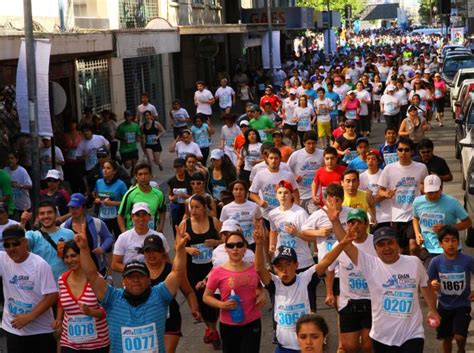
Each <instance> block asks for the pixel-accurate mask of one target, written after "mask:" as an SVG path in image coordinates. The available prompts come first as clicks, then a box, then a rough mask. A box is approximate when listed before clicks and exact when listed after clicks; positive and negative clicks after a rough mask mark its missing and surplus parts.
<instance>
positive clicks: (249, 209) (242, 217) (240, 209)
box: [220, 200, 262, 244]
mask: <svg viewBox="0 0 474 353" xmlns="http://www.w3.org/2000/svg"><path fill="white" fill-rule="evenodd" d="M261 218H262V212H261V211H260V207H258V206H257V204H256V203H255V202H252V201H249V200H246V201H245V202H244V203H241V204H239V203H236V202H235V201H232V202H231V203H228V204H227V205H225V206H224V207H223V208H222V211H221V217H220V221H221V222H224V221H226V220H228V219H235V220H236V221H238V222H239V225H240V227H241V228H242V231H243V232H244V237H245V240H247V243H249V244H253V243H255V240H254V239H253V231H254V229H255V221H256V220H258V219H261Z"/></svg>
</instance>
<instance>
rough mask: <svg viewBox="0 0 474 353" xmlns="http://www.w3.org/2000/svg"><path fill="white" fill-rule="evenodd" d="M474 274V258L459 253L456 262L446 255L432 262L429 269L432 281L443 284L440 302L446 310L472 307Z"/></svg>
mask: <svg viewBox="0 0 474 353" xmlns="http://www.w3.org/2000/svg"><path fill="white" fill-rule="evenodd" d="M473 272H474V257H472V256H470V255H466V254H463V253H459V254H458V256H457V257H456V258H455V259H454V260H449V259H448V258H447V257H446V256H445V255H444V254H443V255H439V256H436V257H435V258H433V259H432V260H431V263H430V266H429V267H428V276H429V277H430V279H432V280H433V279H437V280H438V281H439V283H440V284H441V288H440V292H439V294H438V301H439V303H440V304H441V305H442V306H443V308H444V309H447V310H452V309H455V308H462V307H468V308H470V307H471V301H470V300H469V295H470V294H471V273H473Z"/></svg>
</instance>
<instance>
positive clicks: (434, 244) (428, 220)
mask: <svg viewBox="0 0 474 353" xmlns="http://www.w3.org/2000/svg"><path fill="white" fill-rule="evenodd" d="M413 215H414V216H415V217H416V218H418V220H419V223H420V230H421V234H422V235H423V239H424V242H423V247H424V248H425V249H426V250H428V252H429V253H430V254H442V253H443V249H442V248H441V247H440V246H439V241H438V235H437V234H436V233H435V232H433V230H432V227H433V226H434V225H435V224H440V223H442V224H444V225H453V224H456V223H457V222H458V220H463V219H466V218H467V217H469V215H468V214H467V212H466V210H465V209H464V208H463V207H462V205H461V204H460V203H459V201H458V200H456V199H455V198H454V197H452V196H450V195H447V194H445V193H442V194H441V197H440V198H439V200H438V201H436V202H431V201H428V200H427V199H426V196H425V195H420V196H418V197H417V198H416V199H415V201H414V202H413Z"/></svg>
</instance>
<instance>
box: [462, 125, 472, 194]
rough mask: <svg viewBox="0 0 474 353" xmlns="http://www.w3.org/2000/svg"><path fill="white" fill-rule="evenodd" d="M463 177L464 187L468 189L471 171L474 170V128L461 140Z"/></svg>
mask: <svg viewBox="0 0 474 353" xmlns="http://www.w3.org/2000/svg"><path fill="white" fill-rule="evenodd" d="M459 144H460V145H461V178H462V188H463V190H465V189H466V183H467V180H470V179H471V178H470V177H469V173H470V172H474V168H473V167H474V159H473V158H472V157H473V156H474V129H473V128H471V130H469V132H468V133H467V134H466V137H464V138H463V139H462V140H461V141H459Z"/></svg>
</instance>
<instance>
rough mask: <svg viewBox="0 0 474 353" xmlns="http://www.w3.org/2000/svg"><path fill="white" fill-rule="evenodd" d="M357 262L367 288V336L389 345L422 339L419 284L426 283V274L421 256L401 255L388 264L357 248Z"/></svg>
mask: <svg viewBox="0 0 474 353" xmlns="http://www.w3.org/2000/svg"><path fill="white" fill-rule="evenodd" d="M357 264H358V267H359V270H360V271H361V273H362V274H363V276H364V278H365V279H366V280H367V284H368V285H369V289H370V300H371V301H372V329H371V330H370V337H372V339H374V340H377V341H379V342H381V343H383V344H385V345H389V346H401V345H402V344H403V343H404V342H406V341H408V340H410V339H412V338H424V336H425V334H424V330H423V322H422V321H423V314H422V311H421V309H420V302H419V299H418V287H426V286H427V284H428V275H427V273H426V271H425V269H424V268H423V265H422V263H421V261H420V259H418V258H417V257H416V256H406V255H400V258H399V259H398V261H397V262H395V263H393V264H390V265H389V264H386V263H384V262H383V261H382V260H380V258H378V257H376V256H372V255H369V254H367V253H365V252H364V251H359V255H358V259H357Z"/></svg>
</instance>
